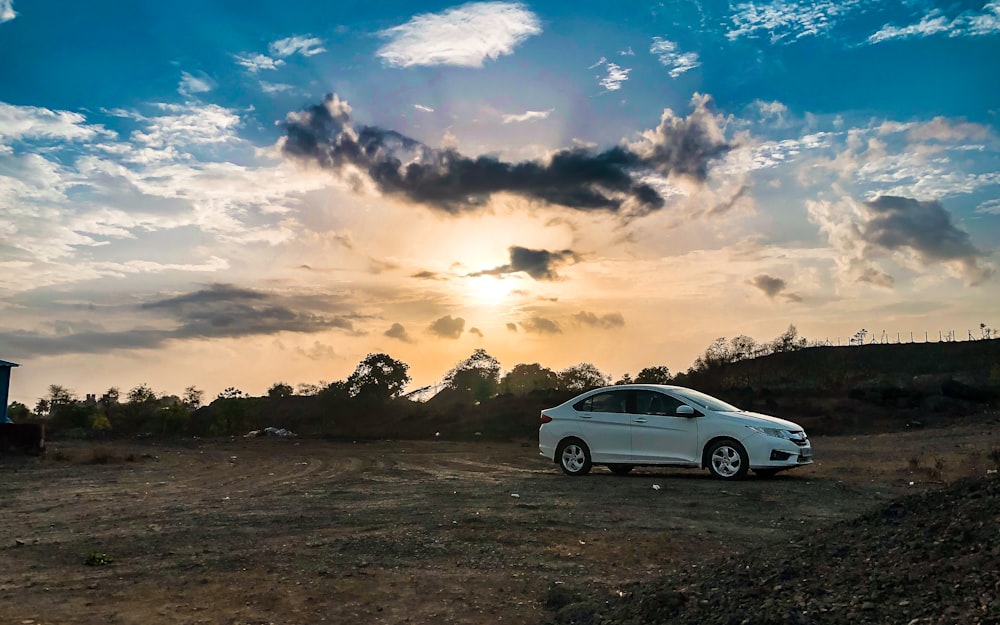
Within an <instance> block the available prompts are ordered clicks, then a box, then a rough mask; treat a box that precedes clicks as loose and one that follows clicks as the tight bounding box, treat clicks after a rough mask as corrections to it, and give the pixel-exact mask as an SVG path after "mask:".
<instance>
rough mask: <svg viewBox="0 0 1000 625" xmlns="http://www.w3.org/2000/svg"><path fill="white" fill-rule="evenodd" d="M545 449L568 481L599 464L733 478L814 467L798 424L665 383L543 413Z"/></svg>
mask: <svg viewBox="0 0 1000 625" xmlns="http://www.w3.org/2000/svg"><path fill="white" fill-rule="evenodd" d="M538 450H539V452H540V453H541V455H543V456H545V457H546V458H548V459H550V460H552V461H553V462H555V463H556V464H558V465H559V466H560V467H561V468H562V470H563V472H565V473H566V474H568V475H585V474H587V473H588V472H589V471H590V468H591V466H593V465H595V464H603V465H607V467H608V468H609V469H611V470H612V471H613V472H614V473H618V474H622V475H624V474H625V473H628V472H629V471H631V470H632V468H633V467H635V466H637V465H663V466H676V467H695V468H703V467H707V468H708V470H709V471H710V472H711V473H712V475H713V476H714V477H717V478H720V479H727V480H734V479H740V478H742V477H744V476H745V475H746V474H747V471H748V470H750V469H752V470H753V471H754V473H756V474H759V475H765V476H766V475H773V474H774V473H777V472H778V471H783V470H786V469H794V468H795V467H800V466H802V465H806V464H811V463H812V461H813V459H812V445H811V444H810V443H809V438H808V437H807V436H806V433H805V431H803V429H802V428H801V427H800V426H799V425H797V424H795V423H792V422H791V421H785V420H784V419H778V418H776V417H769V416H767V415H762V414H758V413H755V412H747V411H744V410H740V409H739V408H737V407H735V406H731V405H729V404H727V403H726V402H724V401H722V400H720V399H716V398H715V397H712V396H711V395H706V394H705V393H701V392H699V391H695V390H692V389H689V388H684V387H682V386H666V385H661V384H626V385H622V386H608V387H604V388H599V389H595V390H592V391H587V392H586V393H583V394H581V395H578V396H576V397H574V398H573V399H571V400H569V401H567V402H565V403H563V404H561V405H559V406H556V407H555V408H547V409H545V410H543V411H542V414H541V426H540V427H539V428H538Z"/></svg>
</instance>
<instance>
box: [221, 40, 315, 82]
mask: <svg viewBox="0 0 1000 625" xmlns="http://www.w3.org/2000/svg"><path fill="white" fill-rule="evenodd" d="M268 51H269V52H270V53H271V56H268V55H266V54H260V53H259V52H254V53H244V54H236V55H233V58H235V59H236V64H237V65H240V66H242V67H245V68H246V69H247V70H249V71H250V72H251V73H254V74H256V73H257V72H259V71H261V70H276V69H278V68H279V67H281V66H282V65H284V64H285V61H284V59H287V58H288V57H290V56H292V55H294V54H300V55H302V56H304V57H310V56H315V55H317V54H320V53H322V52H326V48H324V47H323V40H322V39H318V38H316V37H312V36H309V35H294V36H292V37H286V38H284V39H277V40H275V41H272V42H271V43H270V44H269V45H268Z"/></svg>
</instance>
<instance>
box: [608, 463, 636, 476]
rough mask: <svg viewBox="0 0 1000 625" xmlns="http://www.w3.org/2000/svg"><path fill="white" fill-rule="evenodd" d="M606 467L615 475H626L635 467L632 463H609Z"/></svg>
mask: <svg viewBox="0 0 1000 625" xmlns="http://www.w3.org/2000/svg"><path fill="white" fill-rule="evenodd" d="M608 468H609V469H611V472H612V473H614V474H615V475H628V474H629V472H630V471H632V469H634V468H635V465H634V464H609V465H608Z"/></svg>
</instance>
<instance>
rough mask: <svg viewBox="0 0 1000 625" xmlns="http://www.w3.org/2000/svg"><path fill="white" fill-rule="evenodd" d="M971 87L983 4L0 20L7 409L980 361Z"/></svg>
mask: <svg viewBox="0 0 1000 625" xmlns="http://www.w3.org/2000/svg"><path fill="white" fill-rule="evenodd" d="M998 59H1000V1H998V0H991V1H989V2H982V1H979V2H962V1H959V2H947V3H939V2H930V1H924V0H902V1H900V0H891V1H877V0H870V1H867V0H816V1H808V2H807V1H802V2H797V1H794V0H778V1H764V2H732V3H726V2H707V1H705V2H697V1H692V0H684V1H674V2H669V1H664V2H631V1H629V2H619V3H608V2H589V1H587V0H580V1H578V2H574V3H564V2H554V1H539V2H525V3H512V2H471V3H467V4H460V3H449V2H426V1H421V2H354V1H339V2H315V1H310V2H300V1H298V0H285V1H284V2H280V3H277V2H258V1H256V0H241V1H240V2H229V1H227V2H222V1H217V0H199V1H198V2H190V1H187V0H175V1H173V2H143V1H137V2H129V3H122V2H110V1H102V0H95V1H93V2H86V3H82V2H65V1H52V2H50V1H47V0H0V359H3V360H8V361H12V362H16V363H19V364H20V365H21V367H20V368H18V369H15V370H14V372H13V375H12V384H11V398H12V399H13V400H17V401H21V402H22V403H25V404H28V405H29V406H33V405H34V404H35V402H36V400H37V399H38V398H40V397H42V396H44V395H45V393H46V392H47V388H48V385H50V384H60V385H63V386H64V387H66V388H68V389H70V390H72V391H73V392H75V393H77V394H79V395H81V396H82V395H83V394H85V393H96V394H101V393H103V392H104V391H105V390H107V389H108V388H109V387H112V386H116V387H119V388H121V389H122V390H123V391H125V390H127V389H129V388H132V387H134V386H137V385H139V384H143V383H145V384H148V385H149V386H150V387H151V388H152V389H153V390H154V391H156V392H157V393H172V394H180V393H181V392H182V391H183V389H185V388H186V387H188V386H196V387H197V388H199V389H202V390H203V391H205V393H206V397H207V398H209V399H211V398H213V397H214V396H215V395H216V394H217V393H218V392H220V391H221V390H223V389H224V388H226V387H236V388H239V389H241V390H243V391H244V392H246V393H249V394H252V395H261V394H264V393H265V392H266V390H267V388H268V387H269V386H271V385H272V384H274V383H275V382H278V381H282V382H285V383H288V384H291V385H293V386H295V385H298V384H303V383H305V384H316V383H320V382H331V381H334V380H341V379H345V378H346V377H347V376H348V375H350V373H351V372H352V371H353V370H354V368H355V366H356V365H357V364H358V363H359V362H360V361H361V360H362V359H363V358H364V357H365V356H366V355H367V354H369V353H377V352H384V353H387V354H389V355H390V356H392V357H393V358H396V359H397V360H401V361H402V362H404V363H406V364H408V365H409V367H410V374H411V376H412V377H413V382H412V383H411V385H410V387H409V388H410V389H414V388H417V387H419V386H422V385H429V384H434V383H436V382H438V381H439V380H440V379H441V378H442V377H443V376H444V374H445V373H446V372H447V371H448V370H449V369H451V368H452V367H453V366H454V365H455V364H457V363H458V362H460V361H461V360H463V359H464V358H466V357H468V356H469V355H470V354H472V352H473V351H474V350H476V349H477V348H483V349H485V350H486V351H487V352H488V353H490V354H491V355H493V356H494V357H496V358H497V359H498V360H499V361H500V363H501V367H502V369H503V370H504V371H506V370H509V369H511V368H512V367H513V366H514V365H516V364H519V363H540V364H542V365H543V366H546V367H549V368H551V369H554V370H560V369H564V368H566V367H569V366H571V365H574V364H577V363H581V362H588V363H592V364H594V365H596V366H597V367H598V368H599V369H600V370H601V371H603V372H605V373H607V374H608V375H611V376H613V377H614V378H615V379H617V378H618V377H621V376H622V375H623V374H625V373H631V374H632V375H634V374H635V373H637V372H638V371H639V370H640V369H642V368H644V367H649V366H658V365H666V366H668V367H669V368H670V369H671V371H674V372H680V371H684V370H686V369H687V368H688V367H690V366H691V364H692V362H693V361H694V359H695V358H696V357H697V356H699V355H700V354H702V353H703V352H704V350H705V348H706V347H708V346H709V345H710V344H711V343H712V341H713V340H714V339H716V338H717V337H734V336H736V335H740V334H745V335H749V336H751V337H753V338H755V339H757V340H758V341H766V340H770V339H773V338H775V337H776V336H778V335H779V334H781V333H782V332H784V331H785V330H786V328H788V326H789V325H790V324H794V325H795V326H796V327H797V329H798V331H799V334H800V335H802V336H804V337H806V338H809V339H812V340H820V341H825V340H829V341H830V342H831V343H832V344H837V343H838V342H841V343H846V342H847V339H848V337H850V336H852V335H853V334H854V333H856V332H857V331H858V330H860V329H861V328H865V329H867V330H868V331H869V332H870V333H871V334H872V335H876V336H880V337H881V336H882V335H883V333H886V335H887V336H891V337H896V336H902V337H903V338H904V340H905V339H907V338H908V337H909V336H910V334H911V333H912V334H913V335H914V336H915V337H916V338H918V339H922V338H923V337H924V336H925V335H927V336H930V337H931V338H935V337H937V336H939V333H940V332H945V333H947V332H951V331H955V332H956V335H957V336H958V337H959V338H964V337H965V336H966V334H967V332H968V331H970V330H971V331H973V332H974V333H976V334H978V333H979V330H980V324H986V325H987V326H989V327H997V326H1000V313H998V311H1000V306H998V303H1000V276H998V275H997V262H998V254H997V251H998V242H1000V72H998V69H997V67H998V66H997V60H998Z"/></svg>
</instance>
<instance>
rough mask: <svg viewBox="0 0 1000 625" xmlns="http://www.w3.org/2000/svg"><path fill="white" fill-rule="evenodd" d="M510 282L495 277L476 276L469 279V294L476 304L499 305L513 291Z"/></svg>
mask: <svg viewBox="0 0 1000 625" xmlns="http://www.w3.org/2000/svg"><path fill="white" fill-rule="evenodd" d="M513 288H514V287H513V284H511V280H508V279H505V278H501V277H497V276H476V277H474V278H469V281H468V289H469V294H470V295H471V296H472V297H473V298H474V299H475V300H476V301H478V302H482V303H485V304H499V303H500V302H502V301H503V300H505V299H506V298H507V296H509V295H510V293H511V291H512V290H513Z"/></svg>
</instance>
